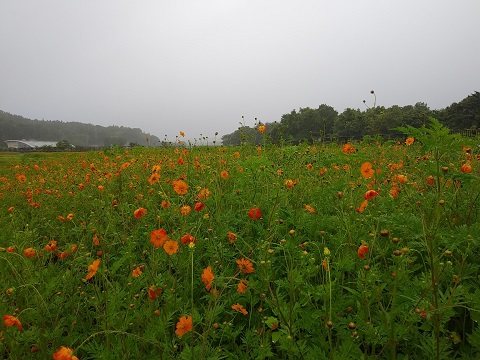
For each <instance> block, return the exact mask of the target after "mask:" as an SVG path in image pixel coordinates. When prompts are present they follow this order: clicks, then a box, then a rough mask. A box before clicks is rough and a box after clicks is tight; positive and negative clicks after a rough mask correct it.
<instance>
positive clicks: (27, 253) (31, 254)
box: [23, 247, 37, 259]
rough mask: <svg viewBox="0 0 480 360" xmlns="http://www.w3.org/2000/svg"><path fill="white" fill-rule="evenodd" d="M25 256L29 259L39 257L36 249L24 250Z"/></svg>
mask: <svg viewBox="0 0 480 360" xmlns="http://www.w3.org/2000/svg"><path fill="white" fill-rule="evenodd" d="M23 255H25V256H26V257H27V258H30V259H31V258H33V257H35V256H37V251H36V250H35V249H34V248H31V247H29V248H26V249H25V250H23Z"/></svg>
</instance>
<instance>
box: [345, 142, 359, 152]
mask: <svg viewBox="0 0 480 360" xmlns="http://www.w3.org/2000/svg"><path fill="white" fill-rule="evenodd" d="M355 151H356V150H355V147H354V146H353V145H352V144H350V143H346V144H344V145H343V147H342V152H343V153H344V154H355Z"/></svg>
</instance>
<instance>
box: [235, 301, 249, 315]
mask: <svg viewBox="0 0 480 360" xmlns="http://www.w3.org/2000/svg"><path fill="white" fill-rule="evenodd" d="M232 309H233V310H235V311H236V312H239V313H240V314H243V315H247V314H248V311H247V310H246V309H245V308H244V307H243V306H242V305H240V304H239V303H236V304H233V305H232Z"/></svg>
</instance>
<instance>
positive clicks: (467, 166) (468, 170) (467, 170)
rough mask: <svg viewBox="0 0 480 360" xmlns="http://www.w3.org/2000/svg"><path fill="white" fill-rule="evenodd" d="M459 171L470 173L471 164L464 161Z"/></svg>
mask: <svg viewBox="0 0 480 360" xmlns="http://www.w3.org/2000/svg"><path fill="white" fill-rule="evenodd" d="M460 171H461V172H463V173H471V172H472V165H470V164H469V163H465V164H463V165H462V167H461V168H460Z"/></svg>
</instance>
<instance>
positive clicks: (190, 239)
mask: <svg viewBox="0 0 480 360" xmlns="http://www.w3.org/2000/svg"><path fill="white" fill-rule="evenodd" d="M180 241H181V242H182V243H184V244H185V245H188V244H190V243H195V242H197V239H195V238H194V237H193V236H192V235H191V234H186V235H183V236H182V238H181V239H180Z"/></svg>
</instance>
